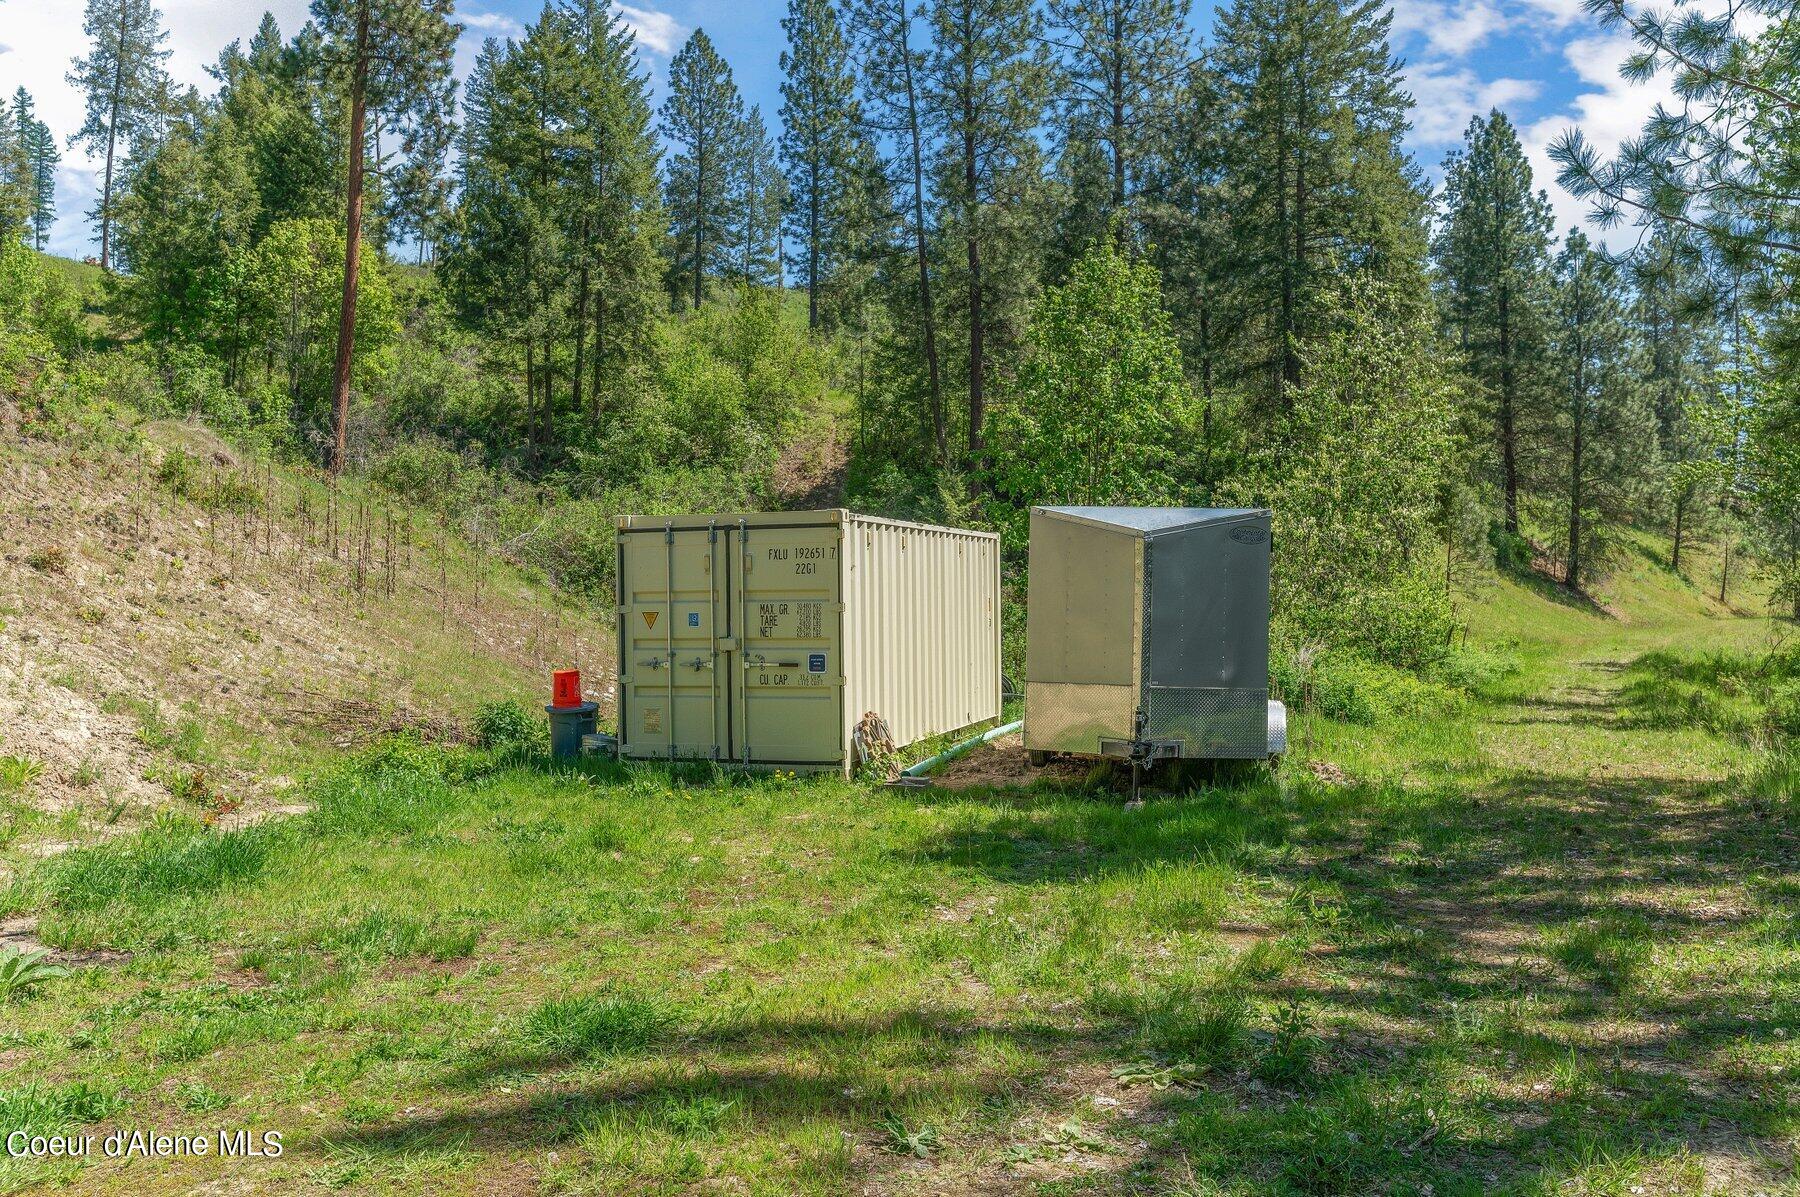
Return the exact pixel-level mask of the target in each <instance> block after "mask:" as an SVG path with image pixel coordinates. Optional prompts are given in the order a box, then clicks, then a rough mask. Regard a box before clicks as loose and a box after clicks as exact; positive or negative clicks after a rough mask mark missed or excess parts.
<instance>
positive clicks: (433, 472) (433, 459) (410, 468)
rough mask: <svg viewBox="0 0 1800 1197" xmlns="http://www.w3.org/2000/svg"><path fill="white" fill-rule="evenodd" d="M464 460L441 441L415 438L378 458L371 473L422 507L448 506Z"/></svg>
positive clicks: (454, 497) (453, 500) (444, 507)
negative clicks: (431, 441) (437, 442)
mask: <svg viewBox="0 0 1800 1197" xmlns="http://www.w3.org/2000/svg"><path fill="white" fill-rule="evenodd" d="M461 474H462V461H461V459H460V458H458V457H457V456H456V454H454V453H452V452H450V450H448V449H446V448H444V447H443V446H441V445H437V444H432V443H430V442H414V443H410V444H404V445H400V446H398V447H397V448H395V449H393V450H391V451H390V452H388V453H387V454H385V455H384V456H382V457H381V458H380V459H379V460H377V461H376V462H375V464H374V466H372V467H371V468H370V470H369V476H370V477H371V478H373V479H374V480H375V481H376V482H377V483H379V484H380V485H382V486H384V487H386V488H387V489H388V490H391V491H393V492H394V493H395V494H396V495H399V496H400V497H401V498H403V499H406V500H408V501H410V502H413V503H417V504H419V505H420V506H422V507H427V508H431V509H433V510H445V509H449V508H451V507H453V506H454V503H455V500H456V498H457V495H458V483H459V481H460V478H461Z"/></svg>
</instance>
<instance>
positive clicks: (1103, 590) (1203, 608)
mask: <svg viewBox="0 0 1800 1197" xmlns="http://www.w3.org/2000/svg"><path fill="white" fill-rule="evenodd" d="M1269 533H1270V517H1269V512H1268V511H1266V510H1263V509H1259V508H1236V507H1181V508H1171V507H1034V508H1032V511H1031V550H1030V552H1031V586H1030V596H1029V607H1028V611H1027V621H1026V659H1025V674H1026V684H1025V747H1026V749H1027V751H1028V752H1030V753H1031V754H1032V755H1033V759H1035V760H1040V761H1041V760H1042V759H1043V758H1044V757H1045V756H1046V755H1048V754H1050V753H1067V754H1073V755H1081V756H1107V757H1119V758H1123V759H1127V760H1132V761H1134V762H1137V763H1145V764H1147V763H1150V762H1153V761H1156V760H1162V759H1168V758H1239V759H1244V758H1255V757H1262V756H1269V755H1273V754H1276V753H1279V752H1281V751H1283V750H1285V748H1286V738H1287V713H1286V710H1285V709H1284V708H1283V707H1282V706H1281V704H1280V703H1278V702H1277V703H1271V702H1270V701H1269V691H1268V685H1269V548H1270V545H1269Z"/></svg>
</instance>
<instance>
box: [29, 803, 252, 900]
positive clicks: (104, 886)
mask: <svg viewBox="0 0 1800 1197" xmlns="http://www.w3.org/2000/svg"><path fill="white" fill-rule="evenodd" d="M279 834H281V832H280V830H279V829H277V828H276V827H274V826H272V825H262V826H257V827H246V828H241V829H238V830H233V831H216V830H213V829H211V828H209V827H206V826H205V825H203V824H201V823H197V822H195V821H193V820H191V819H184V818H173V817H165V818H162V819H159V820H157V821H156V822H155V823H153V824H151V826H150V827H148V828H147V829H145V830H144V831H143V832H142V833H140V834H139V835H136V836H134V837H131V838H129V839H119V840H114V841H112V842H110V843H106V844H101V845H98V846H96V847H92V848H87V849H83V850H81V851H77V852H70V853H67V854H65V855H63V856H60V857H56V858H54V859H53V860H52V861H51V862H50V863H49V864H48V866H47V868H46V875H45V887H46V889H47V891H48V896H49V898H50V901H51V902H52V903H53V904H54V905H56V906H58V907H60V908H62V909H64V910H89V911H91V910H96V909H99V908H101V907H105V906H110V905H113V904H114V903H121V902H124V903H131V904H144V903H146V902H154V901H156V900H159V899H162V898H165V897H169V896H172V895H175V894H195V893H209V892H212V891H214V890H219V889H223V888H225V887H227V886H231V885H236V884H241V883H244V882H247V881H250V880H252V879H254V878H255V877H256V876H257V875H258V874H260V873H261V872H262V871H263V869H264V867H265V866H266V865H267V864H268V861H269V856H270V851H271V848H272V845H273V843H274V840H275V839H276V837H277V836H278V835H279Z"/></svg>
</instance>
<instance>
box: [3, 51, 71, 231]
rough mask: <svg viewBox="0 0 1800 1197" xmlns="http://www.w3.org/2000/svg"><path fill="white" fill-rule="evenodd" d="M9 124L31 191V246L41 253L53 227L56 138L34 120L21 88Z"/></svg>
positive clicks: (27, 94) (57, 156)
mask: <svg viewBox="0 0 1800 1197" xmlns="http://www.w3.org/2000/svg"><path fill="white" fill-rule="evenodd" d="M12 123H13V130H14V136H15V137H16V138H17V139H18V145H19V147H20V148H21V149H22V150H23V151H24V155H25V171H26V177H27V179H28V181H29V184H30V190H31V218H30V235H31V244H32V247H33V248H34V249H39V250H41V249H43V248H44V241H45V239H46V238H47V237H49V235H50V228H51V226H52V225H54V224H55V223H56V167H57V165H58V164H59V163H60V162H61V161H62V155H61V154H58V153H57V152H56V138H55V136H54V135H52V134H51V132H50V126H48V125H46V124H45V123H44V122H43V121H41V120H39V119H38V118H37V114H36V113H35V112H34V111H33V107H32V102H31V93H30V92H28V91H26V90H25V89H24V88H23V87H21V88H19V90H18V91H16V92H14V93H13V111H12Z"/></svg>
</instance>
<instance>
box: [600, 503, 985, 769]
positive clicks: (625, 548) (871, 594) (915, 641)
mask: <svg viewBox="0 0 1800 1197" xmlns="http://www.w3.org/2000/svg"><path fill="white" fill-rule="evenodd" d="M619 529H620V551H619V557H618V560H619V567H620V571H619V578H618V602H619V608H618V615H619V620H620V652H621V655H620V673H621V683H622V684H621V689H620V700H621V701H620V729H621V748H622V751H623V752H624V754H625V755H626V756H628V757H635V758H645V757H652V758H653V757H663V756H668V755H670V754H671V743H670V742H671V740H673V741H674V744H673V749H672V750H673V755H676V756H701V757H713V758H717V759H724V760H742V759H743V758H744V754H745V753H748V756H749V763H750V764H758V763H763V764H770V765H776V764H780V765H785V766H797V767H807V766H812V767H817V765H818V764H825V763H826V762H824V761H822V760H820V757H821V756H832V755H835V756H836V758H837V761H838V764H839V767H842V768H846V769H847V768H848V767H849V762H848V761H847V760H844V759H843V758H844V756H845V754H846V753H847V751H848V746H849V744H850V742H851V731H852V729H854V728H855V726H856V724H857V722H858V721H859V720H860V719H861V718H862V715H863V712H865V711H874V712H876V713H877V714H879V715H880V716H881V717H882V718H883V719H885V720H887V723H888V726H889V728H890V729H891V730H892V732H893V736H894V740H895V742H896V743H897V744H901V745H907V744H911V743H914V742H916V741H918V740H922V739H925V738H926V737H929V736H934V735H939V734H941V733H944V732H950V731H956V730H958V729H960V728H963V727H967V726H969V725H970V724H972V723H979V722H982V721H984V720H988V719H994V718H998V717H999V714H1000V540H999V537H997V536H995V535H994V534H992V533H986V532H969V531H964V530H961V529H956V528H940V527H934V526H930V525H925V524H908V523H901V522H897V521H894V520H884V519H878V518H874V517H869V516H856V515H852V514H851V513H849V512H846V511H817V512H777V513H770V514H766V515H749V514H747V515H743V516H738V515H718V516H672V517H671V516H662V517H641V516H638V517H633V516H626V517H622V518H621V519H620V520H619ZM714 530H716V534H717V542H716V545H715V542H714V541H712V540H710V539H709V537H710V536H712V535H713V532H714ZM840 531H841V534H842V539H841V541H840V540H838V535H839V532H840ZM627 537H629V539H630V544H629V545H628V544H627ZM709 545H714V547H715V549H716V563H717V565H718V568H717V569H714V568H713V565H714V560H715V559H714V556H709V555H708V554H709V552H710V551H712V550H709V548H708V546H709ZM671 557H672V559H673V560H674V562H675V571H674V573H675V576H676V579H677V583H678V584H677V586H676V587H673V588H671V587H670V585H669V576H670V574H669V569H668V564H667V563H668V560H669V559H670V558H671ZM833 557H835V561H834V562H833V564H835V565H836V567H837V571H838V576H837V577H836V578H835V579H832V581H833V582H835V583H836V585H835V586H829V585H827V586H821V585H819V584H820V583H826V581H827V578H826V576H820V575H816V574H815V573H814V571H813V570H812V569H811V568H810V563H811V562H813V561H817V562H818V564H819V565H820V566H821V567H822V568H828V567H826V564H825V563H826V562H827V561H832V559H833ZM709 587H710V590H709ZM833 589H835V590H836V593H837V596H838V599H839V601H838V602H832V601H831V596H830V593H829V592H830V590H833ZM677 591H679V593H677ZM821 603H823V604H824V606H823V607H822V608H821V606H820V604H821ZM709 612H711V614H710V615H709V614H708V613H709ZM815 615H816V616H817V618H814V616H815ZM677 620H679V627H676V626H675V625H676V622H677ZM640 624H642V627H640V626H639V625H640ZM815 626H816V632H815V631H809V630H807V628H809V627H815ZM690 628H691V629H692V630H691V631H690V630H689V629H690ZM652 633H659V634H661V635H662V636H663V640H662V641H655V636H654V635H652ZM671 636H673V637H674V638H675V641H678V643H676V648H678V649H680V650H681V651H679V652H675V653H671V651H670V647H669V645H670V643H671V641H670V639H669V638H670V637H671ZM646 637H649V639H646ZM690 641H692V643H691V644H690V643H689V642H690ZM788 657H791V658H793V659H792V660H784V658H788ZM665 658H667V659H665ZM815 662H816V663H817V664H818V666H820V668H817V669H815V668H814V663H815ZM676 666H679V667H680V668H681V669H682V670H683V672H681V673H679V674H676V675H674V679H675V680H674V683H673V685H672V686H671V674H670V673H669V672H668V671H669V670H670V669H671V668H673V667H676ZM709 667H710V668H709ZM840 671H841V672H840ZM689 673H691V674H692V677H689ZM839 676H841V677H842V678H843V685H842V700H841V702H839V701H829V702H820V701H818V700H820V699H827V698H828V696H835V695H836V694H837V690H836V689H835V686H836V680H837V678H838V677H839ZM702 683H704V684H702ZM822 687H829V689H827V688H822ZM716 688H723V691H724V694H725V698H724V699H723V700H722V701H723V703H724V706H723V708H722V710H723V713H722V715H717V716H715V717H713V719H712V721H711V726H712V728H713V730H714V733H715V735H714V738H715V739H717V740H719V743H716V744H710V745H709V744H703V743H700V742H698V741H696V740H694V739H693V736H694V735H696V734H697V735H699V736H700V738H701V739H702V740H703V739H705V738H706V737H705V732H706V729H707V726H708V721H707V717H706V712H705V711H703V710H702V709H701V708H702V707H703V706H706V704H705V703H704V702H702V699H704V698H706V697H707V696H708V695H711V694H712V693H713V691H714V689H716ZM690 691H691V692H692V693H691V694H690ZM671 694H673V695H674V696H675V701H673V702H671V700H670V695H671ZM747 704H748V705H747ZM677 707H679V708H680V709H679V711H678V710H676V709H675V708H677ZM665 708H668V709H667V710H666V711H665ZM815 708H816V709H817V710H818V714H817V715H814V714H813V713H811V712H812V710H813V709H815ZM707 709H708V710H715V709H719V708H718V706H717V703H715V704H714V705H713V706H711V707H707ZM678 716H679V718H678ZM815 720H824V722H823V723H822V724H821V723H816V722H815ZM677 722H678V723H679V733H680V734H675V731H674V724H676V723H677ZM828 745H829V747H828Z"/></svg>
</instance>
